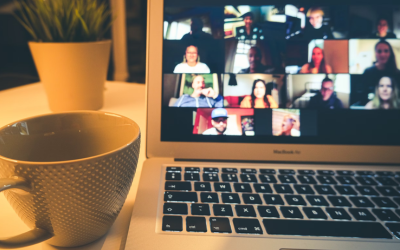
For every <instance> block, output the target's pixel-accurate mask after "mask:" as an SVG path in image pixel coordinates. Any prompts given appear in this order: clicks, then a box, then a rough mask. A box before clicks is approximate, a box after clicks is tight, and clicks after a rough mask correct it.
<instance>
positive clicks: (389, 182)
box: [375, 177, 397, 186]
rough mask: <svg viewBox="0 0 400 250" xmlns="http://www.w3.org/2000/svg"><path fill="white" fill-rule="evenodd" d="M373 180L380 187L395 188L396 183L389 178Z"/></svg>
mask: <svg viewBox="0 0 400 250" xmlns="http://www.w3.org/2000/svg"><path fill="white" fill-rule="evenodd" d="M375 180H376V181H377V182H379V184H381V185H382V186H397V183H396V182H395V181H394V180H393V179H392V178H390V177H376V178H375Z"/></svg>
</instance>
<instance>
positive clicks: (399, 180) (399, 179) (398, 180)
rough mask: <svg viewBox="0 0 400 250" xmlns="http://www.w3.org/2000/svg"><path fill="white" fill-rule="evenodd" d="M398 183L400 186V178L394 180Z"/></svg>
mask: <svg viewBox="0 0 400 250" xmlns="http://www.w3.org/2000/svg"><path fill="white" fill-rule="evenodd" d="M394 179H395V180H396V181H397V183H399V185H400V177H397V178H394Z"/></svg>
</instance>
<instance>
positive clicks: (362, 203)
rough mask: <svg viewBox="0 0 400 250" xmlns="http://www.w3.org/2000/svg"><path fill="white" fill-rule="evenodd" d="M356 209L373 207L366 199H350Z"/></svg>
mask: <svg viewBox="0 0 400 250" xmlns="http://www.w3.org/2000/svg"><path fill="white" fill-rule="evenodd" d="M350 200H351V202H353V204H354V205H355V206H356V207H375V205H374V204H372V202H371V201H370V200H369V199H368V198H367V197H350Z"/></svg>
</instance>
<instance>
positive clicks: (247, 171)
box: [240, 168, 257, 174]
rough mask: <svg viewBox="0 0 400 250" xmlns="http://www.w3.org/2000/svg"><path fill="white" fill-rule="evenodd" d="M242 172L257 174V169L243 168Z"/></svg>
mask: <svg viewBox="0 0 400 250" xmlns="http://www.w3.org/2000/svg"><path fill="white" fill-rule="evenodd" d="M240 172H241V173H242V174H257V170H256V169H254V168H241V169H240Z"/></svg>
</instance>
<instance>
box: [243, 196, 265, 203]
mask: <svg viewBox="0 0 400 250" xmlns="http://www.w3.org/2000/svg"><path fill="white" fill-rule="evenodd" d="M242 198H243V202H244V203H245V204H262V201H261V198H260V195H258V194H242Z"/></svg>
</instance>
